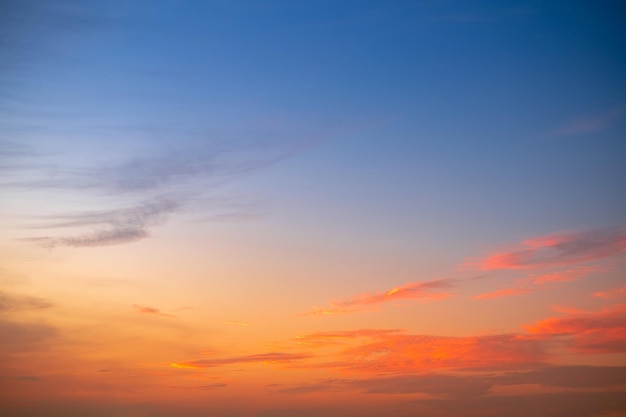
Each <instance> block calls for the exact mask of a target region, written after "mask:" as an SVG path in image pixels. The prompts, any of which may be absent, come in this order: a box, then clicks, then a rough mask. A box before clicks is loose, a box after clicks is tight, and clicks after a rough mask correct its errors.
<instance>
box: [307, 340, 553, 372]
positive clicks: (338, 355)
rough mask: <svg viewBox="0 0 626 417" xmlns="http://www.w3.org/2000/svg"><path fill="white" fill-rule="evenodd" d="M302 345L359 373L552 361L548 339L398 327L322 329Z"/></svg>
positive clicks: (510, 366)
mask: <svg viewBox="0 0 626 417" xmlns="http://www.w3.org/2000/svg"><path fill="white" fill-rule="evenodd" d="M296 340H297V341H298V343H299V344H301V345H302V346H304V347H309V348H312V349H316V350H319V349H320V348H328V347H333V346H335V347H338V348H339V350H338V351H335V352H334V353H329V354H327V357H325V358H326V359H328V362H326V363H325V364H324V365H319V364H315V365H313V366H315V367H322V366H325V367H329V368H339V369H342V370H344V371H350V372H357V373H361V372H364V373H396V372H427V371H432V370H442V369H458V368H463V369H465V368H473V369H515V368H517V367H520V366H525V367H528V366H536V365H538V364H540V363H543V362H544V361H545V360H547V359H548V357H549V355H548V352H547V351H546V347H547V345H548V342H546V340H543V339H541V338H532V337H527V336H526V335H523V334H495V335H481V336H466V337H453V336H433V335H420V334H404V333H403V332H402V331H400V330H396V329H362V330H355V331H345V332H318V333H312V334H309V335H304V336H299V337H298V338H297V339H296Z"/></svg>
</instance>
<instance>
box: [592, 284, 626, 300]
mask: <svg viewBox="0 0 626 417" xmlns="http://www.w3.org/2000/svg"><path fill="white" fill-rule="evenodd" d="M625 295H626V285H624V286H623V287H620V288H613V289H610V290H608V291H598V292H596V293H594V294H593V296H594V297H600V298H613V297H623V296H625Z"/></svg>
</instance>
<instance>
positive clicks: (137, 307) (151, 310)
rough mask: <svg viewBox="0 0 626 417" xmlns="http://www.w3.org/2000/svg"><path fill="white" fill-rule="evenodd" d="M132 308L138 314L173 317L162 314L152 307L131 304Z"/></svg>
mask: <svg viewBox="0 0 626 417" xmlns="http://www.w3.org/2000/svg"><path fill="white" fill-rule="evenodd" d="M133 308H134V309H135V311H137V312H138V313H143V314H152V315H155V316H164V317H174V315H172V314H166V313H162V312H161V310H159V309H158V308H154V307H148V306H141V305H138V304H133Z"/></svg>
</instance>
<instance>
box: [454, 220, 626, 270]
mask: <svg viewBox="0 0 626 417" xmlns="http://www.w3.org/2000/svg"><path fill="white" fill-rule="evenodd" d="M519 246H521V248H520V249H519V250H514V251H509V252H501V253H495V254H493V255H489V256H487V257H485V258H483V259H481V260H479V261H477V262H468V263H467V264H468V265H471V266H474V267H477V268H478V269H480V270H485V271H491V270H499V269H530V268H541V267H549V266H558V265H572V264H576V263H580V262H588V261H595V260H598V259H603V258H607V257H610V256H614V255H617V254H620V253H622V252H624V251H626V230H623V229H617V230H597V231H590V232H581V233H563V234H555V235H549V236H543V237H539V238H534V239H528V240H525V241H523V242H521V243H520V244H519Z"/></svg>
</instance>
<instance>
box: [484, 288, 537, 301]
mask: <svg viewBox="0 0 626 417" xmlns="http://www.w3.org/2000/svg"><path fill="white" fill-rule="evenodd" d="M533 291H535V289H532V288H505V289H502V290H498V291H493V292H488V293H485V294H479V295H476V296H474V299H475V300H489V299H492V298H500V297H509V296H512V295H522V294H528V293H530V292H533Z"/></svg>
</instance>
